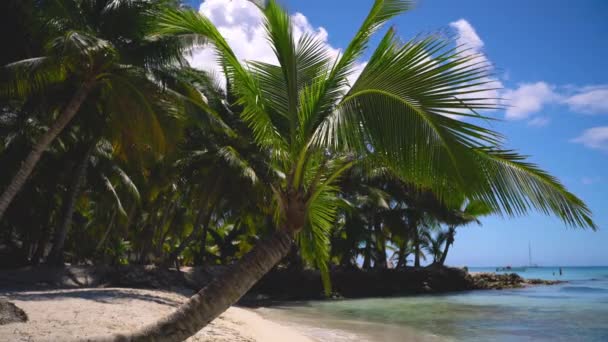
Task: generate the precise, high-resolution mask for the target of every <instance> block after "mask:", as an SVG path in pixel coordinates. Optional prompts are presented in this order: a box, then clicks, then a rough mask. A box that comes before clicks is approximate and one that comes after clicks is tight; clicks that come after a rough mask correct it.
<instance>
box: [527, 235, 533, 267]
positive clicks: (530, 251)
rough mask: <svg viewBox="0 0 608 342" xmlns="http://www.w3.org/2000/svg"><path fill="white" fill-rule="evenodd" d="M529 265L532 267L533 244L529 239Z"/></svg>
mask: <svg viewBox="0 0 608 342" xmlns="http://www.w3.org/2000/svg"><path fill="white" fill-rule="evenodd" d="M528 265H530V267H532V245H531V244H530V241H528Z"/></svg>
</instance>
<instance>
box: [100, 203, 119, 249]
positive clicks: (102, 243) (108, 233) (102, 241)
mask: <svg viewBox="0 0 608 342" xmlns="http://www.w3.org/2000/svg"><path fill="white" fill-rule="evenodd" d="M116 211H117V210H116V209H114V211H112V216H110V222H109V223H108V227H107V228H106V231H105V233H103V236H102V237H101V240H99V242H98V243H97V246H96V247H95V252H100V251H101V248H102V247H103V245H105V243H106V240H107V239H108V236H110V231H112V226H114V219H115V218H116Z"/></svg>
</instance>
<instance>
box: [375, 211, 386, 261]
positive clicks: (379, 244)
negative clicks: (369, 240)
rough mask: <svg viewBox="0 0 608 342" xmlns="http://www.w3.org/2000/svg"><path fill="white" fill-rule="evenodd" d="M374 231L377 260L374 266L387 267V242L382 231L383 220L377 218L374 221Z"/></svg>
mask: <svg viewBox="0 0 608 342" xmlns="http://www.w3.org/2000/svg"><path fill="white" fill-rule="evenodd" d="M374 232H375V233H376V254H377V255H376V262H375V264H374V268H378V269H386V268H387V264H386V244H385V241H384V234H383V233H382V222H380V220H378V219H377V218H376V220H375V222H374Z"/></svg>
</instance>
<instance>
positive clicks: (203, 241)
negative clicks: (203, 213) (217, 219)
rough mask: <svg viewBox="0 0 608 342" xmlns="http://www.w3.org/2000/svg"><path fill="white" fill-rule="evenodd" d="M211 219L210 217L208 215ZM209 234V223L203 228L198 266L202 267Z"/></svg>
mask: <svg viewBox="0 0 608 342" xmlns="http://www.w3.org/2000/svg"><path fill="white" fill-rule="evenodd" d="M209 218H211V215H209ZM208 233H209V221H207V224H206V225H204V226H203V235H202V236H201V247H200V250H201V252H200V265H201V266H203V265H204V264H205V251H206V248H207V235H208Z"/></svg>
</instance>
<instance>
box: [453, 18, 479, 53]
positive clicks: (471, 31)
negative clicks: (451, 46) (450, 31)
mask: <svg viewBox="0 0 608 342" xmlns="http://www.w3.org/2000/svg"><path fill="white" fill-rule="evenodd" d="M450 26H451V27H453V28H454V29H455V30H456V32H457V33H458V37H457V38H456V45H458V46H460V49H469V50H470V51H471V52H473V53H477V52H479V51H481V48H483V40H481V38H479V35H478V34H477V31H475V28H473V26H472V25H471V24H470V23H469V22H468V21H466V20H465V19H459V20H456V21H454V22H451V23H450Z"/></svg>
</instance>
